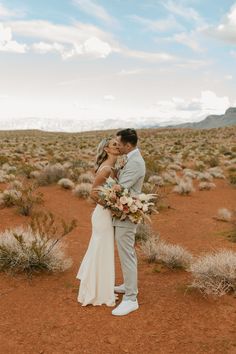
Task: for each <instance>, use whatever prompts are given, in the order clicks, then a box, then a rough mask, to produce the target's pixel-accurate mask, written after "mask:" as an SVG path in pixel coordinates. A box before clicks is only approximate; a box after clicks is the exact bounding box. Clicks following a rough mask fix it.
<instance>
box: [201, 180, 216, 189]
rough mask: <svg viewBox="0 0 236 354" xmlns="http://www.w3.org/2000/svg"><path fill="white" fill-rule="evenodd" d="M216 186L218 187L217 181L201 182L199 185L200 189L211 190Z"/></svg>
mask: <svg viewBox="0 0 236 354" xmlns="http://www.w3.org/2000/svg"><path fill="white" fill-rule="evenodd" d="M215 187H216V185H215V183H211V182H201V183H199V185H198V188H199V190H200V191H203V190H206V191H209V190H211V189H214V188H215Z"/></svg>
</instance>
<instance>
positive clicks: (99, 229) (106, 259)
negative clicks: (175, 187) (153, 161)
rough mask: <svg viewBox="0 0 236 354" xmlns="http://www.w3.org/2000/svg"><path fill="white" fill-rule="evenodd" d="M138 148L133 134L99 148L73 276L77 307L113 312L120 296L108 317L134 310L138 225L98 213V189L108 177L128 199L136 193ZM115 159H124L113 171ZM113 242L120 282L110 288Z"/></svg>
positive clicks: (141, 172) (140, 168)
mask: <svg viewBox="0 0 236 354" xmlns="http://www.w3.org/2000/svg"><path fill="white" fill-rule="evenodd" d="M137 142H138V135H137V132H136V131H135V130H134V129H123V130H120V131H118V132H117V134H116V136H115V137H111V138H105V139H103V140H102V141H101V142H100V143H99V145H98V148H97V157H96V170H95V173H96V176H95V180H94V183H93V185H92V191H91V197H92V199H93V200H95V202H96V207H95V209H94V211H93V213H92V236H91V238H90V242H89V246H88V249H87V251H86V253H85V256H84V258H83V260H82V263H81V265H80V268H79V271H78V273H77V275H76V278H77V279H79V280H80V287H79V292H78V302H79V303H81V304H82V306H86V305H89V304H91V305H94V306H95V305H102V304H105V305H107V306H115V305H116V300H118V298H117V297H118V295H116V294H115V293H121V294H123V298H122V301H121V303H120V304H119V305H118V306H117V307H116V308H115V309H113V311H112V315H115V316H123V315H127V314H128V313H130V312H132V311H135V310H137V309H138V308H139V305H138V300H137V294H138V286H137V283H138V276H137V256H136V252H135V246H134V245H135V233H136V230H137V224H135V223H133V222H132V221H130V220H129V219H125V220H120V219H119V218H117V217H114V216H112V214H111V211H110V210H108V209H105V208H104V207H103V204H102V201H101V200H100V198H99V192H98V190H97V188H98V187H101V186H103V185H104V183H105V182H106V180H107V178H108V177H111V178H113V179H114V178H116V179H117V180H118V183H119V184H120V185H121V186H122V187H124V188H127V189H128V190H129V192H130V193H131V195H134V196H135V195H137V194H140V193H141V190H142V186H143V181H144V177H145V173H146V168H145V162H144V160H143V158H142V155H141V153H140V151H139V149H138V147H137ZM120 155H124V157H125V158H126V163H125V165H124V166H121V167H120V169H118V170H117V169H115V164H116V162H117V158H118V156H120ZM114 240H116V244H117V249H118V254H119V258H120V263H121V269H122V273H123V279H124V282H123V284H121V285H119V286H115V255H114Z"/></svg>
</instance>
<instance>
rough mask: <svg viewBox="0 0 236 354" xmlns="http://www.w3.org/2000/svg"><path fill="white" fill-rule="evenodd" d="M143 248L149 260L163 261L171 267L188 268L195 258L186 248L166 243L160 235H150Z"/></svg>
mask: <svg viewBox="0 0 236 354" xmlns="http://www.w3.org/2000/svg"><path fill="white" fill-rule="evenodd" d="M141 249H142V252H143V253H144V255H145V256H146V258H147V260H148V262H150V263H151V262H156V263H162V264H164V265H166V266H167V267H169V268H183V269H185V268H188V267H189V265H190V263H191V262H192V259H193V257H192V255H191V253H189V252H188V251H187V250H186V249H184V248H183V247H181V246H179V245H172V244H170V243H166V242H165V241H162V240H160V237H159V236H151V237H149V238H148V239H147V241H146V242H143V243H142V246H141Z"/></svg>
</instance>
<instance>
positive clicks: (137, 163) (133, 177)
mask: <svg viewBox="0 0 236 354" xmlns="http://www.w3.org/2000/svg"><path fill="white" fill-rule="evenodd" d="M145 173H146V167H145V162H144V159H143V158H142V155H141V153H140V151H139V150H137V151H135V152H134V153H133V154H132V155H131V156H130V158H129V159H128V161H127V163H126V165H125V166H124V168H123V169H122V170H121V171H120V174H119V177H118V182H119V184H120V185H122V186H123V187H125V188H128V189H129V191H130V192H131V195H137V194H140V193H141V192H142V186H143V181H144V177H145ZM112 222H113V226H119V227H132V228H133V227H134V226H135V224H134V223H132V222H131V221H130V220H128V219H126V220H122V221H121V220H119V219H118V218H113V219H112Z"/></svg>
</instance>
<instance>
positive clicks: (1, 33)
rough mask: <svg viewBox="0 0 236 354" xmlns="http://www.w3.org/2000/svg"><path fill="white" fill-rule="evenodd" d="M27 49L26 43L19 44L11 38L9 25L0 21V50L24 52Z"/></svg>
mask: <svg viewBox="0 0 236 354" xmlns="http://www.w3.org/2000/svg"><path fill="white" fill-rule="evenodd" d="M27 50H28V47H27V45H26V44H21V43H18V42H16V41H14V40H13V39H12V30H11V28H10V27H6V26H4V25H3V24H2V23H0V52H12V53H25V52H26V51H27Z"/></svg>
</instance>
